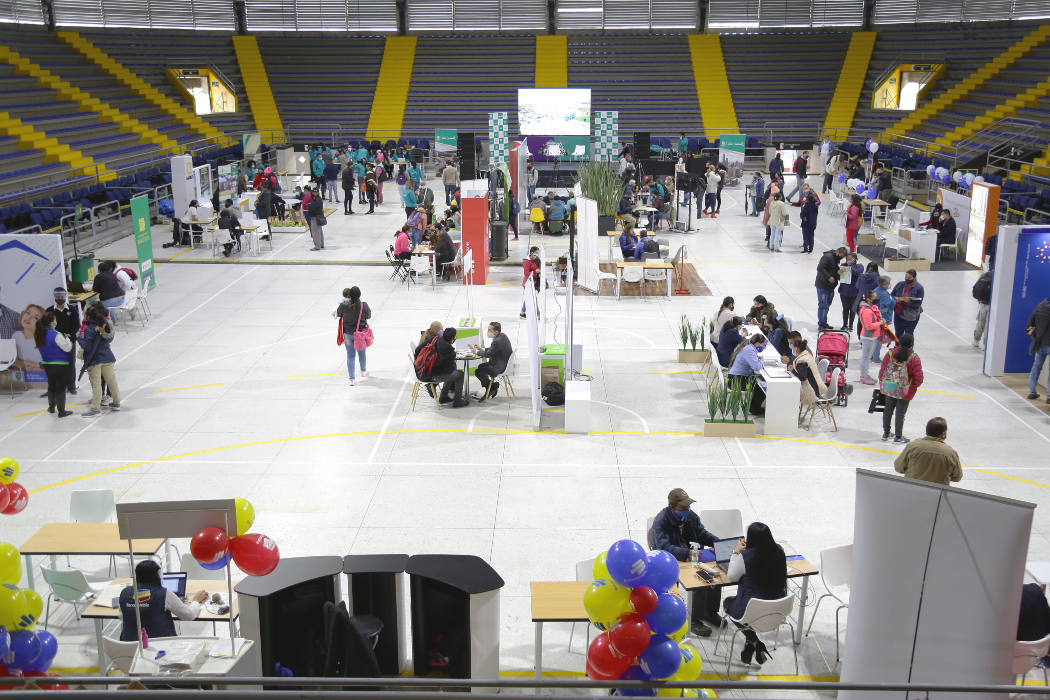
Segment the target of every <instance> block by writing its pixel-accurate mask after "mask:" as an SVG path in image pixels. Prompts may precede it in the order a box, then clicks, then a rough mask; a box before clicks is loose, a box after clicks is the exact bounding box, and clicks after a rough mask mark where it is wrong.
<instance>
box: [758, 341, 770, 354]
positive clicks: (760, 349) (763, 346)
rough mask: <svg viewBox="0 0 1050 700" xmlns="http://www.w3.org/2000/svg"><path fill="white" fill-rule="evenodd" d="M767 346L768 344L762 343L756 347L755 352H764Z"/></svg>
mask: <svg viewBox="0 0 1050 700" xmlns="http://www.w3.org/2000/svg"><path fill="white" fill-rule="evenodd" d="M767 345H769V343H762V344H761V345H759V346H758V347H757V348H756V349H757V350H758V351H759V352H762V351H763V350H765V349H766V346H767Z"/></svg>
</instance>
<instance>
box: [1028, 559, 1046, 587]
mask: <svg viewBox="0 0 1050 700" xmlns="http://www.w3.org/2000/svg"><path fill="white" fill-rule="evenodd" d="M1024 572H1025V573H1026V574H1028V575H1029V576H1031V577H1032V579H1033V580H1034V581H1035V582H1036V583H1038V584H1039V585H1040V586H1042V587H1043V591H1044V592H1045V591H1046V586H1047V584H1050V562H1046V561H1028V562H1025V565H1024Z"/></svg>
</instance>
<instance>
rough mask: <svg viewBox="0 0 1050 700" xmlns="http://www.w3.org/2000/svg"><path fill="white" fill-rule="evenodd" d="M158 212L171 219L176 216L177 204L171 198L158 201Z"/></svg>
mask: <svg viewBox="0 0 1050 700" xmlns="http://www.w3.org/2000/svg"><path fill="white" fill-rule="evenodd" d="M157 213H158V214H160V215H161V216H166V217H168V218H169V219H170V218H171V217H173V216H175V204H174V203H173V202H172V201H171V200H170V199H162V200H160V201H159V202H158V203H157Z"/></svg>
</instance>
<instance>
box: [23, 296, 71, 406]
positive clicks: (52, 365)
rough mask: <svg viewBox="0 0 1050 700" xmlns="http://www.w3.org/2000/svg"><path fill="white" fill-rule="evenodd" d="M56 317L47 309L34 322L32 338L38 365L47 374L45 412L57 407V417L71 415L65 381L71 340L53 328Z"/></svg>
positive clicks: (56, 320) (55, 324)
mask: <svg viewBox="0 0 1050 700" xmlns="http://www.w3.org/2000/svg"><path fill="white" fill-rule="evenodd" d="M57 325H58V319H56V318H55V315H54V314H53V313H51V312H50V311H48V312H47V313H45V314H44V315H43V316H41V317H40V318H39V319H37V322H36V329H35V333H34V338H33V339H34V340H35V341H36V347H37V350H39V351H40V366H41V367H43V368H44V374H46V375H47V412H48V413H54V412H55V409H56V408H57V409H58V417H59V418H65V417H66V416H70V415H73V412H72V411H67V410H66V383H67V380H68V373H69V351H70V350H72V349H73V342H72V341H71V340H70V339H69V337H67V336H66V335H65V334H63V333H59V332H58V331H56V330H55V326H57Z"/></svg>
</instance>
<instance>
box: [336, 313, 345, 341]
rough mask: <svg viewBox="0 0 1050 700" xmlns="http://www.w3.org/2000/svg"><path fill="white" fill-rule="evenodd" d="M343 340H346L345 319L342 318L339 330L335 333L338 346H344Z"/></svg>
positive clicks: (340, 318)
mask: <svg viewBox="0 0 1050 700" xmlns="http://www.w3.org/2000/svg"><path fill="white" fill-rule="evenodd" d="M343 340H344V338H343V317H342V316H340V317H339V328H338V330H336V332H335V344H336V345H342V344H343Z"/></svg>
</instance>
